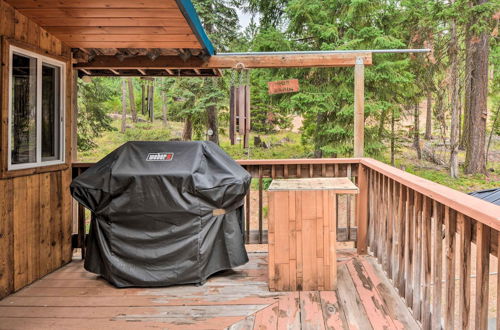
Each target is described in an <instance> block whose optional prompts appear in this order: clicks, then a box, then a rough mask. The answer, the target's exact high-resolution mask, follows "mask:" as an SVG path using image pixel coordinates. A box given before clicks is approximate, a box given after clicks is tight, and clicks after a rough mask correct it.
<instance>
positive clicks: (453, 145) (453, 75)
mask: <svg viewBox="0 0 500 330" xmlns="http://www.w3.org/2000/svg"><path fill="white" fill-rule="evenodd" d="M449 57H450V63H451V68H450V89H451V127H450V176H451V177H452V178H457V177H458V141H459V140H458V135H459V131H460V127H459V125H460V113H459V111H460V108H459V102H460V94H459V86H458V40H457V25H456V20H455V19H454V20H453V22H452V23H451V33H450V45H449Z"/></svg>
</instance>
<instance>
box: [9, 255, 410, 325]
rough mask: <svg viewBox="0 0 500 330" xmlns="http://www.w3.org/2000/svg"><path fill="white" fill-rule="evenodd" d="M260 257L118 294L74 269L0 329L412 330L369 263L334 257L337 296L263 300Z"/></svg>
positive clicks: (27, 295) (13, 311)
mask: <svg viewBox="0 0 500 330" xmlns="http://www.w3.org/2000/svg"><path fill="white" fill-rule="evenodd" d="M266 259H267V253H251V254H250V262H249V263H248V264H246V265H245V266H242V267H240V268H238V269H235V270H234V271H228V272H225V273H221V274H219V275H216V276H213V277H212V278H210V279H209V281H208V282H207V283H206V284H205V285H204V286H200V287H196V286H176V287H169V288H148V289H145V288H128V289H117V288H115V287H113V286H111V285H109V284H108V283H107V282H106V281H104V280H103V279H101V278H99V277H98V276H96V275H94V274H91V273H89V272H86V271H85V270H84V269H83V267H82V262H81V261H73V262H72V263H70V264H69V265H67V266H65V267H63V268H61V269H59V270H57V271H56V272H54V273H52V274H49V275H47V276H46V277H44V278H42V279H41V280H39V281H37V282H35V283H33V284H32V285H30V286H28V287H26V288H24V289H22V290H21V291H19V292H17V293H15V294H13V295H11V296H8V297H6V298H5V299H3V300H1V301H0V329H9V330H12V329H93V330H97V329H106V328H113V329H123V330H124V329H147V328H161V329H197V330H201V329H224V328H229V329H231V330H235V329H300V328H302V329H341V328H344V329H347V328H350V329H356V328H357V329H371V328H373V329H382V328H386V329H402V328H405V329H416V328H418V327H419V326H418V324H417V323H416V322H415V321H414V319H413V318H412V316H411V313H410V312H409V310H408V308H407V307H406V306H405V305H404V302H403V301H402V300H401V298H399V297H398V295H397V293H396V292H395V291H394V288H393V287H392V285H391V284H390V283H389V281H388V280H387V278H386V277H385V275H384V274H383V273H382V271H381V269H380V267H379V266H378V265H377V264H376V263H375V259H374V258H372V257H360V256H356V255H355V254H354V251H353V250H345V251H342V250H341V251H339V254H338V260H339V264H338V266H339V267H338V290H337V291H321V292H319V291H306V292H300V293H298V292H294V293H276V292H269V291H268V288H267V261H266Z"/></svg>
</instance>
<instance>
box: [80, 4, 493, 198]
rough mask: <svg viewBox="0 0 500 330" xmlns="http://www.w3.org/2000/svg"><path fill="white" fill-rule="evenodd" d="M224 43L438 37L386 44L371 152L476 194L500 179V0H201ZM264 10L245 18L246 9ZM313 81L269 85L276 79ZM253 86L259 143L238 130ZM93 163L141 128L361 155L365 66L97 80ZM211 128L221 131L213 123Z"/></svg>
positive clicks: (90, 145) (324, 46)
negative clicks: (235, 91) (233, 94)
mask: <svg viewBox="0 0 500 330" xmlns="http://www.w3.org/2000/svg"><path fill="white" fill-rule="evenodd" d="M193 3H194V5H195V7H196V9H197V11H198V14H199V16H200V18H201V20H202V23H203V25H204V27H205V30H206V31H207V33H208V34H209V37H210V39H211V41H212V42H213V43H214V45H215V48H216V49H217V51H219V52H229V51H231V52H248V51H306V50H343V49H344V50H347V49H350V50H353V49H393V48H430V49H431V52H430V53H428V54H394V53H392V54H391V53H389V54H374V58H373V62H374V65H373V66H370V67H367V68H366V72H365V79H366V81H365V98H366V101H365V154H366V155H367V156H370V157H374V158H377V159H379V160H382V161H385V162H387V163H390V164H393V165H395V166H398V167H400V168H403V169H405V170H407V171H409V172H412V173H414V174H417V175H420V176H423V177H425V178H428V179H431V180H433V181H436V182H439V183H442V184H445V185H448V186H450V187H452V188H455V189H458V190H461V191H465V192H470V191H473V190H478V189H486V188H493V187H500V118H499V117H500V76H499V74H498V70H499V69H500V45H499V44H500V38H499V36H498V29H499V20H500V2H499V1H497V0H494V1H491V0H403V1H396V0H289V1H288V0H272V1H269V0H193ZM238 10H240V11H244V12H246V14H247V15H250V16H251V21H250V24H248V26H247V27H246V28H245V29H242V28H241V27H240V25H239V20H238V14H237V11H238ZM293 78H296V79H298V80H299V83H300V91H299V92H296V93H290V94H279V95H269V94H268V86H267V83H268V82H269V81H275V80H282V79H293ZM244 83H249V84H250V86H251V115H252V119H251V129H252V131H251V139H250V148H248V149H244V148H243V147H242V146H241V143H239V144H237V145H234V146H231V145H230V143H229V138H228V127H229V88H230V86H231V85H238V84H244ZM78 86H79V94H78V95H79V98H78V111H79V114H78V149H79V161H97V160H99V159H101V158H102V157H104V156H105V155H106V154H108V153H109V152H110V151H112V150H113V149H115V148H116V147H118V146H119V145H121V144H122V143H124V142H126V141H130V140H153V141H154V140H163V141H164V140H212V141H214V142H215V143H218V144H220V145H221V147H222V148H223V149H225V150H226V152H228V153H229V154H230V155H231V156H232V157H233V158H235V159H244V158H258V159H269V158H305V157H350V156H352V153H353V117H354V114H353V103H354V98H353V86H354V77H353V69H352V68H312V69H254V70H251V72H250V74H249V76H248V77H247V76H245V75H241V74H239V73H238V72H235V71H232V70H226V71H224V74H223V76H222V77H220V78H155V79H153V78H91V79H90V78H87V79H80V80H79V82H78ZM210 133H211V134H210Z"/></svg>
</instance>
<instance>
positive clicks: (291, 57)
mask: <svg viewBox="0 0 500 330" xmlns="http://www.w3.org/2000/svg"><path fill="white" fill-rule="evenodd" d="M356 57H362V58H363V63H364V64H365V65H371V64H372V56H371V53H359V52H352V53H333V54H287V55H244V56H242V55H230V56H226V55H220V56H218V55H215V56H212V57H210V58H209V59H208V61H203V60H202V59H200V58H199V57H190V58H189V59H187V60H186V61H183V60H182V59H181V58H180V57H178V56H160V57H158V58H157V59H155V60H154V61H152V60H151V59H149V58H148V57H147V56H135V57H129V58H125V59H124V60H123V61H122V62H120V61H117V60H116V58H114V57H111V56H96V57H95V58H94V60H93V61H92V62H90V63H77V64H75V67H79V68H94V69H107V68H114V69H137V68H141V69H165V68H169V69H193V68H197V69H231V68H235V67H236V65H237V64H238V63H242V64H243V65H244V66H245V67H246V68H248V69H251V68H312V67H353V66H354V65H355V63H356Z"/></svg>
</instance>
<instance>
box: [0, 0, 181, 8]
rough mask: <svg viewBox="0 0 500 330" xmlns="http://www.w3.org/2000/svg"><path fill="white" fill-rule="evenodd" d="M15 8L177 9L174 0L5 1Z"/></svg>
mask: <svg viewBox="0 0 500 330" xmlns="http://www.w3.org/2000/svg"><path fill="white" fill-rule="evenodd" d="M6 1H7V3H11V4H12V5H14V7H16V8H19V9H21V8H23V9H24V8H26V9H27V8H58V7H61V8H64V7H74V8H137V9H142V8H164V9H168V8H177V4H176V2H175V0H141V1H137V0H43V1H40V0H6Z"/></svg>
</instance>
